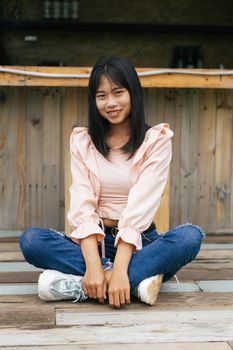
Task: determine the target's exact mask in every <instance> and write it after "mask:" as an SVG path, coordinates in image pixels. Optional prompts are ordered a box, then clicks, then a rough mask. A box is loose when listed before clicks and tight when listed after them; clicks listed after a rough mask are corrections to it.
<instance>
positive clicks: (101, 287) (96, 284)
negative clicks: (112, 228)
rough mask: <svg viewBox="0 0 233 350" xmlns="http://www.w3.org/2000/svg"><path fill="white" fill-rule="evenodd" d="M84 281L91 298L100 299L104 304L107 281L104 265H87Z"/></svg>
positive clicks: (85, 288)
mask: <svg viewBox="0 0 233 350" xmlns="http://www.w3.org/2000/svg"><path fill="white" fill-rule="evenodd" d="M82 283H83V289H84V292H85V294H86V295H88V296H89V298H93V299H99V302H100V303H101V304H104V299H106V292H107V283H106V280H105V274H104V271H103V269H102V266H87V269H86V272H85V275H84V277H83V281H82Z"/></svg>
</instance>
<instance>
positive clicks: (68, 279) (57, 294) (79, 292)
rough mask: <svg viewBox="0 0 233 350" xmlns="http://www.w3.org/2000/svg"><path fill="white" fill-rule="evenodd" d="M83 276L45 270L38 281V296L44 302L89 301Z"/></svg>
mask: <svg viewBox="0 0 233 350" xmlns="http://www.w3.org/2000/svg"><path fill="white" fill-rule="evenodd" d="M82 278H83V277H82V276H75V275H71V274H66V273H63V272H60V271H56V270H45V271H44V272H43V273H42V274H41V275H40V277H39V280H38V296H39V298H40V299H42V300H47V301H52V300H67V299H75V300H74V302H76V301H83V300H86V299H87V296H86V295H85V293H84V290H83V288H82Z"/></svg>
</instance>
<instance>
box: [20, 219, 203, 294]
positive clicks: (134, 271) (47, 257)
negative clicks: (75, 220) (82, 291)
mask: <svg viewBox="0 0 233 350" xmlns="http://www.w3.org/2000/svg"><path fill="white" fill-rule="evenodd" d="M204 236H205V234H204V233H203V232H202V230H201V229H200V228H199V227H197V226H194V225H192V224H184V225H180V226H178V227H176V228H173V229H171V230H169V231H168V232H166V233H163V234H161V235H159V234H158V233H157V232H156V230H153V231H150V232H148V233H145V234H144V233H143V234H142V245H143V248H142V249H141V250H139V251H137V252H135V253H134V254H133V255H132V258H131V261H130V264H129V268H128V276H129V281H130V287H131V290H133V289H134V288H135V287H136V286H137V285H138V284H139V283H140V282H141V281H142V280H144V279H146V278H148V277H151V276H154V275H157V274H163V275H164V278H163V282H165V281H168V280H170V279H171V278H172V277H173V276H174V275H175V274H176V272H177V271H178V270H180V269H181V268H182V267H183V266H185V265H186V264H188V263H189V262H190V261H192V260H193V259H194V258H195V257H196V255H197V254H198V252H199V250H200V247H201V242H202V238H203V237H204ZM114 240H115V238H114V237H113V236H112V235H106V237H105V253H106V257H104V258H103V257H102V258H101V261H102V266H103V268H105V267H106V266H107V263H108V262H109V261H111V262H113V263H114V257H115V254H116V249H115V248H114ZM19 244H20V248H21V250H22V252H23V255H24V257H25V259H26V260H27V261H28V262H29V263H30V264H32V265H34V266H36V267H39V268H42V269H52V270H58V271H61V272H64V273H68V274H74V275H79V276H84V274H85V270H86V265H85V260H84V258H83V255H82V251H81V248H80V246H79V245H78V244H76V243H75V242H73V241H72V240H71V239H70V238H69V237H68V236H66V235H65V234H63V233H61V232H58V231H56V230H53V229H46V228H40V227H31V228H28V229H27V230H26V231H25V232H24V233H23V234H22V235H21V237H20V241H19ZM99 252H100V245H99Z"/></svg>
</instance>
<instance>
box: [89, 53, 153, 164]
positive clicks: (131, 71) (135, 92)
mask: <svg viewBox="0 0 233 350" xmlns="http://www.w3.org/2000/svg"><path fill="white" fill-rule="evenodd" d="M103 76H105V77H107V78H108V79H109V80H112V81H113V82H114V83H115V84H117V85H119V86H120V87H123V88H125V89H127V90H128V92H129V94H130V98H131V114H130V138H129V140H128V142H127V143H126V144H125V145H124V146H123V147H121V150H122V151H123V152H124V153H129V158H128V159H130V158H131V157H132V156H133V155H134V153H135V152H136V150H137V149H138V148H139V147H140V146H141V144H142V143H143V140H144V138H145V133H146V131H147V130H148V129H149V128H150V127H149V126H148V125H147V124H146V122H145V115H144V104H143V98H142V88H141V84H140V81H139V78H138V75H137V72H136V70H135V68H134V66H133V65H132V63H131V62H130V61H129V60H128V59H127V58H125V57H118V56H112V57H109V58H102V59H100V60H99V61H98V62H97V63H96V64H95V65H94V67H93V69H92V71H91V76H90V79H89V85H88V88H89V92H88V102H89V115H88V132H89V135H90V137H91V139H92V142H93V143H94V145H95V147H96V148H97V150H98V151H99V152H100V153H101V154H102V155H103V156H104V157H107V156H108V154H109V149H110V147H109V146H108V144H107V142H106V136H107V134H108V132H109V130H110V122H109V121H108V120H106V119H105V118H103V117H102V116H101V114H100V113H99V111H98V108H97V106H96V101H95V99H96V91H97V89H98V87H99V84H100V79H101V78H102V77H103Z"/></svg>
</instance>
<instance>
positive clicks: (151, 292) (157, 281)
mask: <svg viewBox="0 0 233 350" xmlns="http://www.w3.org/2000/svg"><path fill="white" fill-rule="evenodd" d="M162 282H163V275H157V276H155V278H154V279H152V281H151V283H150V284H149V285H148V289H147V291H148V296H149V298H148V304H150V305H155V303H156V300H157V298H158V295H159V291H160V288H161V284H162Z"/></svg>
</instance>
